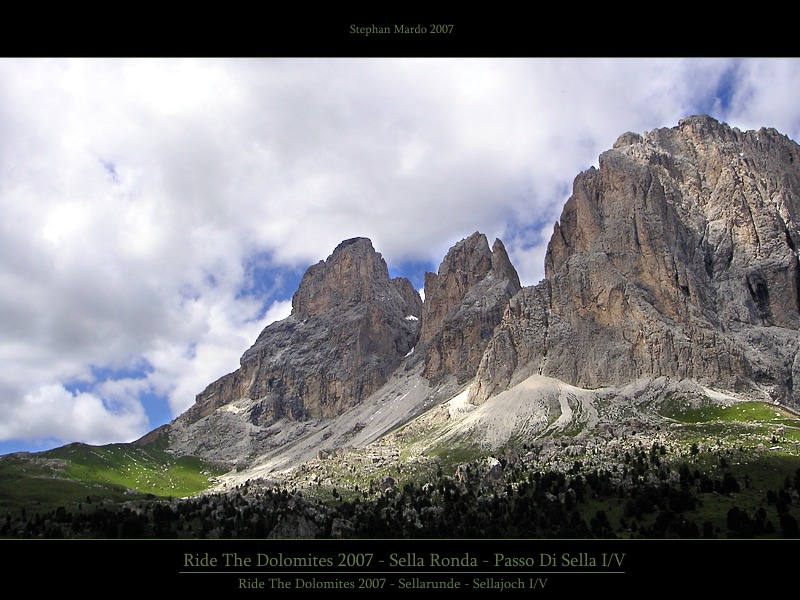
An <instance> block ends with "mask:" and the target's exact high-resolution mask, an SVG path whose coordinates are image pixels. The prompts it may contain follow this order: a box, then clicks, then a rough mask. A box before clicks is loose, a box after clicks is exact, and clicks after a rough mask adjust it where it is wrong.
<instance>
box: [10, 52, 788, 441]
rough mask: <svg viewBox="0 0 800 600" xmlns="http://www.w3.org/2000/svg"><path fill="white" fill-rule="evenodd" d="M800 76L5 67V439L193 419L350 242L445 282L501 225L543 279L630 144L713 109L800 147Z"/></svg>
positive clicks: (472, 64)
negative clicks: (321, 266)
mask: <svg viewBox="0 0 800 600" xmlns="http://www.w3.org/2000/svg"><path fill="white" fill-rule="evenodd" d="M799 66H800V61H797V60H795V59H787V60H744V61H742V60H728V59H714V60H699V59H681V60H667V59H660V60H650V59H337V60H327V59H247V60H245V59H233V60H232V59H226V60H211V59H197V60H189V59H180V60H178V59H175V60H173V59H156V60H151V59H132V60H122V59H116V60H101V59H69V60H67V59H59V60H45V59H3V60H0V80H2V81H3V82H4V85H3V86H2V87H0V136H1V137H2V139H3V144H2V145H1V146H0V256H3V260H2V261H1V262H0V360H3V361H4V362H3V364H4V367H5V368H4V370H3V373H2V374H0V419H2V422H0V441H2V440H4V439H5V440H8V439H16V438H19V439H23V438H24V439H32V438H58V439H61V440H64V441H67V440H68V439H83V440H85V441H86V440H96V439H104V440H109V439H112V438H114V436H117V435H119V436H120V438H121V439H122V438H128V437H130V436H131V435H136V434H137V433H138V434H141V433H144V432H145V431H146V430H147V428H149V427H152V426H155V425H158V424H159V423H152V422H151V423H148V422H147V421H146V420H145V410H146V411H147V412H149V411H150V408H149V406H147V405H146V403H145V401H144V399H143V398H144V397H145V395H147V394H151V395H152V394H156V395H161V396H163V398H165V400H163V402H168V403H169V406H170V409H171V411H172V414H173V415H174V414H177V413H178V412H180V411H182V410H184V409H185V408H186V407H187V406H188V405H189V404H190V403H191V402H192V401H193V399H194V396H195V395H196V394H197V393H199V392H200V391H202V389H203V388H205V386H206V385H208V384H209V383H211V381H213V380H214V379H216V378H217V377H219V376H221V375H223V374H225V373H227V372H229V371H231V370H233V369H235V368H236V367H237V365H238V359H239V356H240V355H241V354H242V352H243V351H244V350H245V349H246V348H247V347H249V346H250V345H251V344H252V343H253V342H254V341H255V338H256V336H257V335H258V333H259V332H260V330H261V329H262V328H263V327H264V326H265V325H266V324H267V323H268V322H270V321H271V320H272V319H275V318H279V317H280V316H282V315H283V316H285V315H286V314H288V310H289V306H290V305H289V297H290V296H291V293H292V292H293V291H294V289H286V288H282V287H281V286H282V285H283V281H282V278H283V277H285V280H286V282H290V281H295V280H296V279H297V277H298V275H297V274H298V273H302V270H303V269H304V268H305V267H307V266H308V265H309V264H312V263H314V262H317V261H318V260H320V259H322V258H324V257H326V256H328V255H329V254H330V252H331V251H332V250H333V248H334V247H335V246H336V244H338V242H339V241H341V240H342V239H346V238H348V237H353V236H356V235H364V236H368V237H370V238H371V239H372V241H373V244H374V245H375V247H376V249H377V250H378V251H379V252H381V253H382V254H383V256H384V258H385V259H386V260H387V262H388V263H389V264H390V265H399V264H401V263H402V262H403V261H417V262H430V263H432V264H436V265H438V263H439V261H440V260H441V259H442V257H443V256H444V254H445V252H446V251H447V249H448V248H449V247H450V245H452V244H453V243H454V242H456V241H458V240H459V239H461V238H463V237H465V236H467V235H469V234H471V233H472V232H473V231H476V230H480V231H482V232H484V233H486V234H487V237H489V238H490V240H491V239H493V238H494V237H500V238H501V239H503V240H504V242H505V243H506V247H507V248H508V250H509V254H510V256H511V258H512V261H513V262H514V263H515V265H516V266H517V269H518V270H519V272H520V275H521V278H522V280H523V283H525V284H532V283H536V282H537V281H539V279H541V277H542V275H543V269H542V258H543V256H544V250H545V247H546V244H547V241H548V240H549V236H550V233H551V232H552V225H553V222H554V221H556V220H557V219H558V216H559V214H560V211H561V206H562V205H563V202H564V201H565V200H566V198H567V197H568V195H569V193H570V190H571V183H572V179H573V178H574V177H575V175H576V174H577V173H578V172H580V171H581V170H584V169H586V168H587V167H588V166H590V165H591V164H593V163H596V161H597V156H598V155H599V154H600V152H602V151H603V150H605V149H607V148H608V147H610V146H611V144H612V143H613V142H614V140H615V139H616V138H617V137H618V136H619V135H620V134H621V133H623V132H625V131H629V130H631V131H643V130H649V129H654V128H656V127H662V126H673V125H675V124H676V123H677V120H678V119H679V118H681V117H683V116H685V115H686V114H689V113H691V112H696V111H698V110H701V109H706V110H708V111H711V112H714V111H715V110H716V111H718V113H719V114H716V113H715V114H716V116H719V117H720V118H722V119H725V120H728V121H729V122H730V123H731V124H732V125H737V126H740V127H751V128H752V127H760V126H762V125H767V126H775V127H778V128H779V129H780V128H786V129H782V130H783V131H784V133H787V134H789V135H790V136H792V137H794V138H795V139H797V136H798V133H800V109H798V108H797V107H796V106H795V104H796V103H793V102H792V98H794V96H795V94H794V83H795V82H796V81H797V80H798V76H797V75H798V67H799ZM726 85H728V86H729V87H730V86H733V87H731V88H730V94H729V97H726V98H724V99H720V100H716V95H717V94H718V92H719V91H720V90H721V89H725V86H726ZM254 257H258V269H260V271H259V270H255V271H254V270H253V269H252V268H251V267H252V265H251V263H252V261H253V260H254ZM287 269H288V270H290V271H287ZM290 275H291V276H290ZM265 276H269V277H271V278H272V279H271V280H270V281H263V280H261V279H260V278H263V277H265ZM254 277H255V278H256V279H257V281H254ZM415 284H416V285H420V284H421V282H415ZM287 285H288V283H287ZM253 290H256V292H258V293H259V294H260V295H254V294H255V293H256V292H254V291H253ZM100 371H102V372H103V373H104V375H103V376H99V375H98V372H100ZM75 382H82V385H83V387H82V388H81V389H84V390H86V391H84V392H75V391H74V389H75V388H74V387H73V385H74V383H75ZM115 385H118V386H121V387H114V386H115ZM120 398H124V399H125V403H123V405H122V406H124V410H122V409H118V406H119V405H118V404H115V402H119V401H120V400H119V399H120ZM45 407H46V410H47V411H49V412H48V413H45V412H44V410H43V409H44V408H45ZM61 408H63V415H62V416H66V415H75V416H76V418H78V419H79V421H80V423H82V425H81V426H80V427H79V426H77V425H76V426H74V427H73V426H66V425H64V421H65V419H64V418H62V419H54V418H52V416H51V414H52V413H58V412H59V410H60V409H61ZM28 412H29V413H30V414H28ZM21 414H26V415H27V417H26V418H20V416H19V415H21ZM12 421H13V423H14V424H12Z"/></svg>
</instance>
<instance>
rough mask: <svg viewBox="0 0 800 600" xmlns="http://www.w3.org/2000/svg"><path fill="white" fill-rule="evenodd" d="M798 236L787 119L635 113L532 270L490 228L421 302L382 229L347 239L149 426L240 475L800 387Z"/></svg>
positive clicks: (498, 440) (642, 417) (612, 422)
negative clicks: (235, 364)
mask: <svg viewBox="0 0 800 600" xmlns="http://www.w3.org/2000/svg"><path fill="white" fill-rule="evenodd" d="M798 248H800V147H798V145H797V144H796V143H795V142H793V141H792V140H790V139H789V138H787V137H786V136H784V135H782V134H780V133H779V132H778V131H776V130H774V129H768V128H762V129H760V130H758V131H746V132H742V131H740V130H738V129H736V128H732V127H729V126H728V125H726V124H724V123H721V122H719V121H717V120H715V119H713V118H711V117H709V116H705V115H698V116H692V117H688V118H685V119H683V120H681V121H680V122H679V123H678V125H677V126H676V127H672V128H662V129H656V130H654V131H650V132H645V133H643V134H638V133H630V132H629V133H625V134H623V135H621V136H620V137H619V138H618V140H617V141H616V143H615V144H614V145H613V148H611V149H610V150H608V151H606V152H604V153H603V154H601V155H600V157H599V168H594V167H592V168H590V169H588V170H586V171H585V172H583V173H581V174H579V175H578V176H577V177H576V178H575V181H574V185H573V191H572V194H571V196H570V197H569V199H568V201H567V202H566V204H565V206H564V208H563V212H562V214H561V217H560V219H559V221H558V222H557V223H555V225H554V227H553V234H552V238H551V240H550V243H549V245H548V248H547V254H546V259H545V278H544V279H543V280H542V281H541V282H540V283H538V284H537V285H534V286H528V287H522V286H521V285H520V281H519V277H518V275H517V272H516V270H515V268H514V266H513V265H512V264H511V261H510V260H509V256H508V254H507V252H506V250H505V247H504V245H503V243H502V242H501V241H500V240H494V242H493V243H492V245H491V246H490V245H489V241H488V240H487V238H486V236H485V235H483V234H481V233H479V232H475V233H473V234H472V235H469V236H468V237H466V238H464V239H462V240H461V241H459V242H458V243H456V244H455V245H454V246H453V247H452V248H451V249H450V250H449V251H448V252H447V255H446V256H445V257H444V259H443V260H442V262H441V265H440V266H439V269H438V272H437V273H428V274H427V275H426V277H425V286H424V298H425V300H424V302H423V300H422V299H421V297H420V296H419V294H418V293H417V292H416V291H415V290H414V289H413V286H412V285H411V283H410V282H409V281H408V280H406V279H402V278H395V279H393V278H391V277H390V276H389V270H388V268H387V265H386V263H385V261H384V260H383V258H382V257H381V255H380V254H379V253H378V252H377V251H376V250H375V249H374V248H373V245H372V243H371V241H370V240H369V239H367V238H354V239H349V240H345V241H343V242H342V243H341V244H339V245H338V246H337V247H336V248H335V249H334V250H333V252H332V254H331V255H330V256H329V257H327V259H325V260H323V261H320V262H319V263H317V264H316V265H313V266H311V267H310V268H309V269H308V270H307V272H306V273H305V275H304V277H303V278H302V281H301V282H300V285H299V288H298V290H297V291H296V293H295V294H294V297H293V299H292V312H291V315H290V316H289V317H288V318H286V319H284V320H282V321H279V322H276V323H273V324H271V325H269V326H268V327H266V328H265V329H264V330H263V331H262V333H261V335H259V337H258V339H257V340H256V341H255V343H254V344H253V346H252V347H251V348H250V349H249V350H247V352H245V353H244V355H243V356H242V358H241V360H240V367H239V369H237V370H236V371H234V372H233V373H230V374H229V375H226V376H224V377H222V378H220V379H219V380H217V381H215V382H213V383H211V384H210V385H209V386H208V387H207V388H206V389H205V390H204V391H203V392H201V393H200V394H199V395H198V396H197V399H196V402H195V404H194V406H192V407H191V408H190V409H189V410H188V411H186V412H185V413H184V414H182V415H181V416H179V417H178V418H177V419H175V420H174V421H173V422H172V423H171V424H169V425H167V426H165V427H163V428H161V429H159V430H157V431H155V432H152V433H151V434H149V435H148V436H145V438H143V439H142V440H140V442H139V443H140V444H146V443H148V442H151V441H153V440H154V439H165V438H166V439H167V440H168V447H169V451H170V452H172V453H174V454H175V455H178V456H180V455H191V456H197V457H200V458H203V459H206V460H210V461H213V462H216V463H218V464H220V463H221V464H224V465H226V469H230V473H229V474H228V475H227V476H226V477H223V478H222V479H221V481H223V482H224V485H228V484H232V483H235V482H241V481H245V480H247V479H249V478H254V477H258V478H263V477H282V476H284V475H285V474H286V473H288V472H290V471H291V470H292V469H295V468H297V467H299V466H300V465H302V464H303V463H304V462H307V461H309V460H312V459H314V458H315V457H317V456H319V455H320V454H321V453H325V452H335V451H340V450H341V449H343V448H353V449H358V448H362V449H363V448H368V447H370V446H371V445H375V444H376V443H378V442H379V441H380V440H382V439H384V438H385V437H386V436H387V434H390V433H392V432H397V431H399V430H401V429H402V428H403V426H406V427H411V426H412V425H413V424H416V425H414V426H416V427H418V428H419V427H422V428H424V429H425V430H426V431H427V432H428V433H427V434H426V435H427V438H426V441H425V443H424V444H422V446H421V449H420V452H421V453H423V454H424V453H425V452H426V451H429V450H430V449H432V448H436V447H442V446H447V445H448V444H454V443H456V441H457V440H460V441H461V443H463V442H464V440H471V441H470V443H471V444H474V445H475V446H477V447H480V448H483V449H485V450H487V451H488V450H496V449H497V448H501V447H503V446H504V445H507V444H508V443H509V442H510V441H512V440H523V439H528V440H534V439H537V438H541V437H542V436H546V435H548V434H549V433H552V432H554V431H556V430H559V431H564V430H567V429H570V428H573V429H575V431H580V432H582V435H589V434H591V433H592V432H594V433H596V432H598V431H603V430H611V431H612V432H613V431H614V430H615V429H618V428H620V427H622V426H625V424H627V423H630V422H631V419H634V420H638V421H639V422H641V423H651V424H652V425H653V426H654V427H657V425H656V424H655V420H654V419H655V418H654V416H653V414H652V411H651V410H647V411H644V410H642V406H643V404H642V402H643V399H645V398H646V399H649V401H659V402H662V401H664V400H665V399H668V398H669V399H674V398H676V397H681V398H686V399H687V402H690V401H697V399H708V398H714V399H716V400H718V401H719V402H722V403H726V402H727V403H731V402H736V401H739V400H744V399H747V400H759V401H765V402H768V403H770V404H773V405H782V406H784V407H787V408H788V409H793V408H798V407H800V389H798V387H800V386H797V385H795V382H796V381H799V379H798V377H800V339H799V338H798V327H799V326H800V259H799V258H798ZM412 422H413V423H412ZM424 423H427V425H423V424H424Z"/></svg>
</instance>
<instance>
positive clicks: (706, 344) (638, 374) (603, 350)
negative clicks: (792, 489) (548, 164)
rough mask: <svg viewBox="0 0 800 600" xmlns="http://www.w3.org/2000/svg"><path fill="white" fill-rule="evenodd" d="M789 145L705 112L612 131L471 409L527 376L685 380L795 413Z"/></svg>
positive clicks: (798, 208) (522, 296)
mask: <svg viewBox="0 0 800 600" xmlns="http://www.w3.org/2000/svg"><path fill="white" fill-rule="evenodd" d="M798 248H800V147H798V145H797V144H796V143H794V142H793V141H791V140H790V139H788V138H787V137H786V136H784V135H781V134H780V133H778V132H777V131H775V130H774V129H760V130H758V131H747V132H742V131H739V130H738V129H734V128H731V127H729V126H728V125H726V124H723V123H720V122H718V121H716V120H714V119H713V118H711V117H708V116H694V117H690V118H687V119H683V120H681V121H680V123H679V124H678V126H677V127H673V128H665V129H658V130H655V131H652V132H649V133H645V134H644V135H639V134H635V133H627V134H624V135H622V136H621V137H620V138H619V139H618V140H617V142H616V143H615V144H614V147H613V148H612V149H611V150H608V151H607V152H605V153H603V154H602V155H601V156H600V161H599V169H595V168H591V169H589V170H588V171H586V172H584V173H582V174H580V175H579V176H578V177H577V178H576V179H575V182H574V187H573V192H572V195H571V197H570V198H569V200H568V201H567V203H566V205H565V206H564V209H563V212H562V215H561V219H560V221H559V222H558V223H557V224H556V225H555V227H554V232H553V236H552V239H551V241H550V244H549V246H548V250H547V255H546V262H545V279H544V281H542V282H541V283H540V284H538V285H537V286H535V287H530V288H526V289H524V290H522V291H521V292H520V293H519V294H517V295H516V296H515V297H514V298H513V299H512V300H511V302H510V304H509V307H508V309H507V311H506V313H505V315H504V317H503V321H502V324H501V325H500V327H499V328H498V330H497V333H496V335H495V336H494V337H493V339H492V340H491V342H490V343H489V344H488V347H487V351H486V353H485V355H484V356H483V357H482V361H481V365H480V368H479V372H478V377H477V381H476V385H475V386H474V388H473V391H472V395H471V399H472V401H473V402H475V403H481V402H483V401H485V400H486V399H487V398H489V397H491V396H492V395H494V394H496V393H497V392H499V391H502V390H503V389H506V388H507V387H508V386H510V385H513V384H514V383H516V382H518V381H521V380H522V379H524V378H525V377H527V376H528V375H530V374H542V375H548V376H552V377H557V378H559V379H561V380H563V381H565V382H568V383H570V384H574V385H578V386H582V387H600V386H605V385H617V384H623V383H625V382H627V381H631V380H634V379H637V378H642V377H659V376H668V377H672V378H676V379H693V380H695V381H699V382H704V383H707V384H712V385H714V386H717V387H722V388H726V389H731V390H738V391H751V392H753V393H755V394H758V395H761V396H762V397H768V398H771V399H773V400H777V401H781V402H786V403H789V404H794V405H800V389H798V387H800V380H798V376H800V355H799V354H798V349H799V348H800V339H798V326H800V262H799V261H798Z"/></svg>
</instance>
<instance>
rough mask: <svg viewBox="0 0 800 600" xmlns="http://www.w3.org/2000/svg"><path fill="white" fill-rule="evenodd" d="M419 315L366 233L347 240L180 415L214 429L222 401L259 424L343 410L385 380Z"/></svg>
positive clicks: (411, 341)
mask: <svg viewBox="0 0 800 600" xmlns="http://www.w3.org/2000/svg"><path fill="white" fill-rule="evenodd" d="M421 316H422V300H421V298H420V296H419V294H417V292H416V291H415V290H414V288H413V286H412V284H411V282H410V281H408V280H407V279H405V278H395V279H391V278H390V277H389V271H388V268H387V266H386V263H385V261H384V260H383V258H382V257H381V255H380V254H379V253H377V252H376V251H375V249H374V248H373V246H372V242H371V241H370V240H369V239H367V238H353V239H350V240H346V241H344V242H342V243H341V244H339V245H338V246H337V247H336V249H335V250H334V251H333V253H332V254H331V255H330V256H329V257H328V258H327V259H326V260H324V261H320V262H319V263H317V264H315V265H313V266H311V267H309V269H308V270H307V271H306V273H305V274H304V276H303V278H302V280H301V282H300V285H299V287H298V290H297V292H296V293H295V294H294V297H293V298H292V313H291V315H290V316H289V317H288V318H286V319H284V320H282V321H278V322H275V323H272V324H271V325H269V326H267V327H266V328H265V329H264V330H263V331H262V332H261V334H260V335H259V337H258V339H257V340H256V342H255V343H254V344H253V346H252V347H251V348H250V349H249V350H247V352H245V353H244V355H243V356H242V358H241V360H240V368H239V369H238V370H236V371H234V372H233V373H230V374H229V375H226V376H225V377H222V378H220V379H219V380H217V381H216V382H214V383H212V384H211V385H209V386H208V388H207V389H206V390H204V391H203V392H202V393H201V394H199V395H198V396H197V400H196V402H195V405H194V406H193V407H192V408H191V409H189V411H187V412H186V413H184V414H183V415H182V416H181V417H180V419H179V421H181V424H184V425H188V426H192V424H197V425H196V427H201V428H203V431H205V432H206V433H207V435H208V437H209V438H210V437H213V435H214V432H215V431H216V435H217V437H218V436H219V430H220V429H221V427H220V419H223V420H224V419H225V418H227V417H225V414H226V413H222V412H220V411H219V409H220V408H221V407H223V406H227V405H235V406H236V409H235V411H234V412H236V413H238V414H246V415H247V418H246V420H247V422H248V423H249V426H250V427H256V428H257V430H260V429H261V428H263V427H269V426H270V425H271V424H272V423H275V422H277V421H278V420H280V419H289V420H293V421H302V420H308V419H313V418H319V417H332V416H335V415H338V414H341V413H343V412H345V411H346V410H348V409H349V408H351V407H353V406H354V405H356V404H358V403H359V402H361V401H362V400H363V399H364V398H366V397H367V396H369V395H370V394H371V393H373V392H375V391H376V390H377V389H378V388H380V387H381V386H382V385H383V384H384V383H386V381H387V379H388V378H389V376H390V375H391V374H392V372H393V371H394V370H395V369H396V368H397V367H398V366H399V364H400V362H401V361H402V360H403V358H404V357H405V356H406V355H407V354H408V353H409V352H410V351H411V350H412V349H413V348H414V345H415V344H416V341H417V338H418V335H419V319H420V317H421ZM214 415H216V417H214V418H212V416H214ZM207 418H208V419H210V421H209V422H208V423H207V424H204V423H202V422H201V421H202V420H203V419H207ZM240 426H241V423H239V425H237V427H240ZM196 427H195V429H196ZM190 428H191V427H190ZM177 429H179V428H177V427H176V430H177ZM187 435H188V434H187ZM265 436H266V437H268V436H267V435H266V434H265ZM204 443H206V444H210V445H212V446H213V445H214V444H211V442H209V441H208V439H206V441H205V442H204ZM249 443H250V444H251V445H252V446H253V447H257V448H261V449H263V448H264V447H265V446H264V444H265V443H268V442H267V441H265V440H261V441H259V438H258V436H257V435H255V434H253V433H252V432H251V435H250V438H249ZM225 444H230V442H229V441H228V442H226V441H225V440H222V439H220V440H218V443H217V444H216V445H217V446H224V445H225ZM250 451H253V448H250V449H249V450H248V452H250Z"/></svg>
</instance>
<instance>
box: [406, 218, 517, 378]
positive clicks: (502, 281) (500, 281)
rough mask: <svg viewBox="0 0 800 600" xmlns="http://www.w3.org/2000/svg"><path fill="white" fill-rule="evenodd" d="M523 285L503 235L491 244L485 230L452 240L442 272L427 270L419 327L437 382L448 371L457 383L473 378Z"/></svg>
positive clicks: (427, 370) (428, 365)
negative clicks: (510, 257) (502, 240)
mask: <svg viewBox="0 0 800 600" xmlns="http://www.w3.org/2000/svg"><path fill="white" fill-rule="evenodd" d="M519 289H520V283H519V276H518V275H517V271H516V269H514V267H513V265H512V264H511V261H510V260H509V258H508V254H507V253H506V249H505V247H504V246H503V243H502V242H501V241H500V240H495V242H494V244H493V246H492V249H491V250H490V249H489V243H488V241H487V239H486V236H485V235H484V234H482V233H478V232H475V233H473V234H472V235H471V236H469V237H468V238H466V239H463V240H461V241H460V242H458V243H457V244H456V245H455V246H453V247H452V248H451V249H450V250H449V251H448V253H447V255H446V256H445V258H444V260H443V261H442V263H441V265H440V266H439V271H438V273H437V274H434V273H427V274H426V276H425V305H424V308H423V312H422V325H421V329H420V348H421V350H422V351H423V352H424V356H425V371H424V374H425V376H426V377H427V378H428V379H430V380H431V381H433V382H438V381H441V380H442V379H443V378H444V377H446V376H448V375H451V376H455V378H456V380H457V382H458V383H464V382H466V381H468V380H470V379H472V378H473V377H474V376H475V372H476V371H477V368H478V364H479V362H480V359H481V356H482V354H483V351H484V349H485V348H486V345H487V343H488V342H489V340H490V339H491V337H492V335H493V334H494V330H495V327H497V325H498V324H499V323H500V321H501V319H502V317H503V311H504V310H505V307H506V305H507V304H508V301H509V299H510V298H511V296H513V295H514V294H515V293H516V292H518V291H519Z"/></svg>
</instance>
